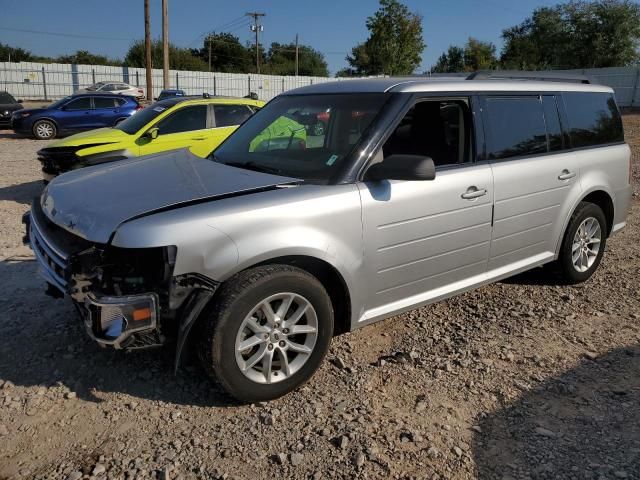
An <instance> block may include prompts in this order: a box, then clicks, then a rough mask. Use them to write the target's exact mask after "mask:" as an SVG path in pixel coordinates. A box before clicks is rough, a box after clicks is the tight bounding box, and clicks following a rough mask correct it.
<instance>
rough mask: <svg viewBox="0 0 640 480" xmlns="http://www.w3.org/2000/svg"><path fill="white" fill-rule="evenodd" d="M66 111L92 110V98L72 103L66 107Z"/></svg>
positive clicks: (79, 99) (84, 98)
mask: <svg viewBox="0 0 640 480" xmlns="http://www.w3.org/2000/svg"><path fill="white" fill-rule="evenodd" d="M64 109H65V110H91V98H90V97H82V98H77V99H75V100H72V101H70V102H69V103H67V104H66V105H65V106H64Z"/></svg>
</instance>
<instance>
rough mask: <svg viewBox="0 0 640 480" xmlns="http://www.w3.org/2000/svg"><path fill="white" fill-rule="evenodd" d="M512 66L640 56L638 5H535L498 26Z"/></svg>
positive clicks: (504, 58) (617, 1)
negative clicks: (527, 14) (526, 14)
mask: <svg viewBox="0 0 640 480" xmlns="http://www.w3.org/2000/svg"><path fill="white" fill-rule="evenodd" d="M502 38H503V39H504V48H503V50H502V55H501V63H502V65H503V67H505V68H510V69H528V70H537V69H551V68H556V69H557V68H589V67H591V68H594V67H596V68H597V67H613V66H625V65H630V64H633V63H636V62H637V61H638V60H639V59H640V57H639V54H638V45H639V41H640V5H638V4H637V3H634V2H632V1H629V0H598V1H593V2H585V1H579V2H570V3H566V4H559V5H556V6H553V7H542V8H538V9H536V10H534V12H533V14H532V15H531V17H529V18H527V19H526V20H525V21H524V22H522V23H521V24H519V25H516V26H513V27H511V28H508V29H506V30H504V31H503V32H502Z"/></svg>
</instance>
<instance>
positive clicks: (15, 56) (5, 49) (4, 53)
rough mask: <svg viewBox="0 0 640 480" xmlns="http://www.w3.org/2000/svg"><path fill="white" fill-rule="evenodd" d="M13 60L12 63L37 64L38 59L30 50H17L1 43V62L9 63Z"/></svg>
mask: <svg viewBox="0 0 640 480" xmlns="http://www.w3.org/2000/svg"><path fill="white" fill-rule="evenodd" d="M9 60H11V61H12V62H36V61H37V60H36V57H34V56H33V55H32V54H31V52H30V51H29V50H24V49H22V48H15V47H11V46H9V45H5V44H4V43H0V62H8V61H9Z"/></svg>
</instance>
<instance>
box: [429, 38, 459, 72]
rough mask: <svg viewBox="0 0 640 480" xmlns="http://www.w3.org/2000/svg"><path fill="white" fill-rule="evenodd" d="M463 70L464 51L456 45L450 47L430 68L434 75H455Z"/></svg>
mask: <svg viewBox="0 0 640 480" xmlns="http://www.w3.org/2000/svg"><path fill="white" fill-rule="evenodd" d="M464 70H465V68H464V49H462V48H460V47H458V46H456V45H451V46H450V47H449V48H448V49H447V51H446V52H444V53H443V54H442V55H440V56H439V57H438V61H437V62H436V64H435V65H434V66H433V67H431V71H432V72H435V73H456V72H464Z"/></svg>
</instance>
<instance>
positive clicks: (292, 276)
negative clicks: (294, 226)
mask: <svg viewBox="0 0 640 480" xmlns="http://www.w3.org/2000/svg"><path fill="white" fill-rule="evenodd" d="M284 292H290V293H293V294H296V295H300V296H301V297H304V299H306V300H307V301H308V302H309V303H310V304H311V305H312V306H313V309H314V310H315V314H316V317H317V333H316V340H315V345H314V347H313V349H312V351H311V353H310V354H309V357H308V358H307V359H306V362H305V363H303V364H302V366H301V367H300V368H299V370H297V371H296V372H294V373H292V374H291V375H290V376H289V377H288V378H284V379H283V380H280V381H277V382H275V383H258V382H257V381H254V380H252V379H250V378H248V377H247V376H245V374H244V373H243V372H242V370H241V369H240V366H239V365H238V362H237V361H236V351H235V350H236V337H237V335H238V332H239V330H240V326H241V323H242V322H243V320H244V319H245V318H246V317H247V315H249V313H250V312H251V311H252V309H253V308H254V307H255V306H257V305H258V304H259V303H260V302H262V301H263V300H265V299H267V298H269V297H270V296H272V295H276V294H279V293H284ZM198 333H199V342H198V343H199V345H198V355H199V357H200V361H201V362H202V365H203V367H204V369H205V370H206V371H207V373H208V374H209V375H210V376H211V377H212V378H213V379H214V380H216V381H218V382H219V383H220V385H221V386H222V387H223V388H224V389H225V390H226V391H227V392H228V393H229V394H230V395H231V396H233V397H234V398H236V399H237V400H240V401H242V402H251V403H253V402H261V401H267V400H272V399H275V398H278V397H281V396H282V395H285V394H286V393H289V392H291V391H292V390H295V389H296V388H298V387H299V386H301V385H302V384H304V383H305V382H306V381H307V380H308V379H309V378H310V377H311V376H312V375H313V373H314V372H315V371H316V370H317V369H318V367H319V366H320V364H321V363H322V360H323V359H324V357H325V355H326V353H327V350H328V348H329V344H330V342H331V338H332V336H333V307H332V304H331V300H330V298H329V296H328V294H327V292H326V290H325V289H324V287H323V286H322V284H321V283H320V282H319V281H318V279H317V278H315V277H314V276H312V275H311V274H309V273H308V272H306V271H304V270H301V269H299V268H296V267H292V266H289V265H267V266H262V267H256V268H252V269H249V270H246V271H244V272H241V273H239V274H238V275H236V276H235V277H233V278H231V279H230V280H228V281H227V282H225V283H224V284H223V285H221V286H220V288H219V290H218V291H217V292H216V295H215V297H214V299H213V300H212V303H211V305H210V306H209V308H208V309H207V310H206V311H205V312H204V313H203V316H202V318H200V319H199V332H198ZM270 341H271V340H269V342H270ZM276 349H277V346H276Z"/></svg>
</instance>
